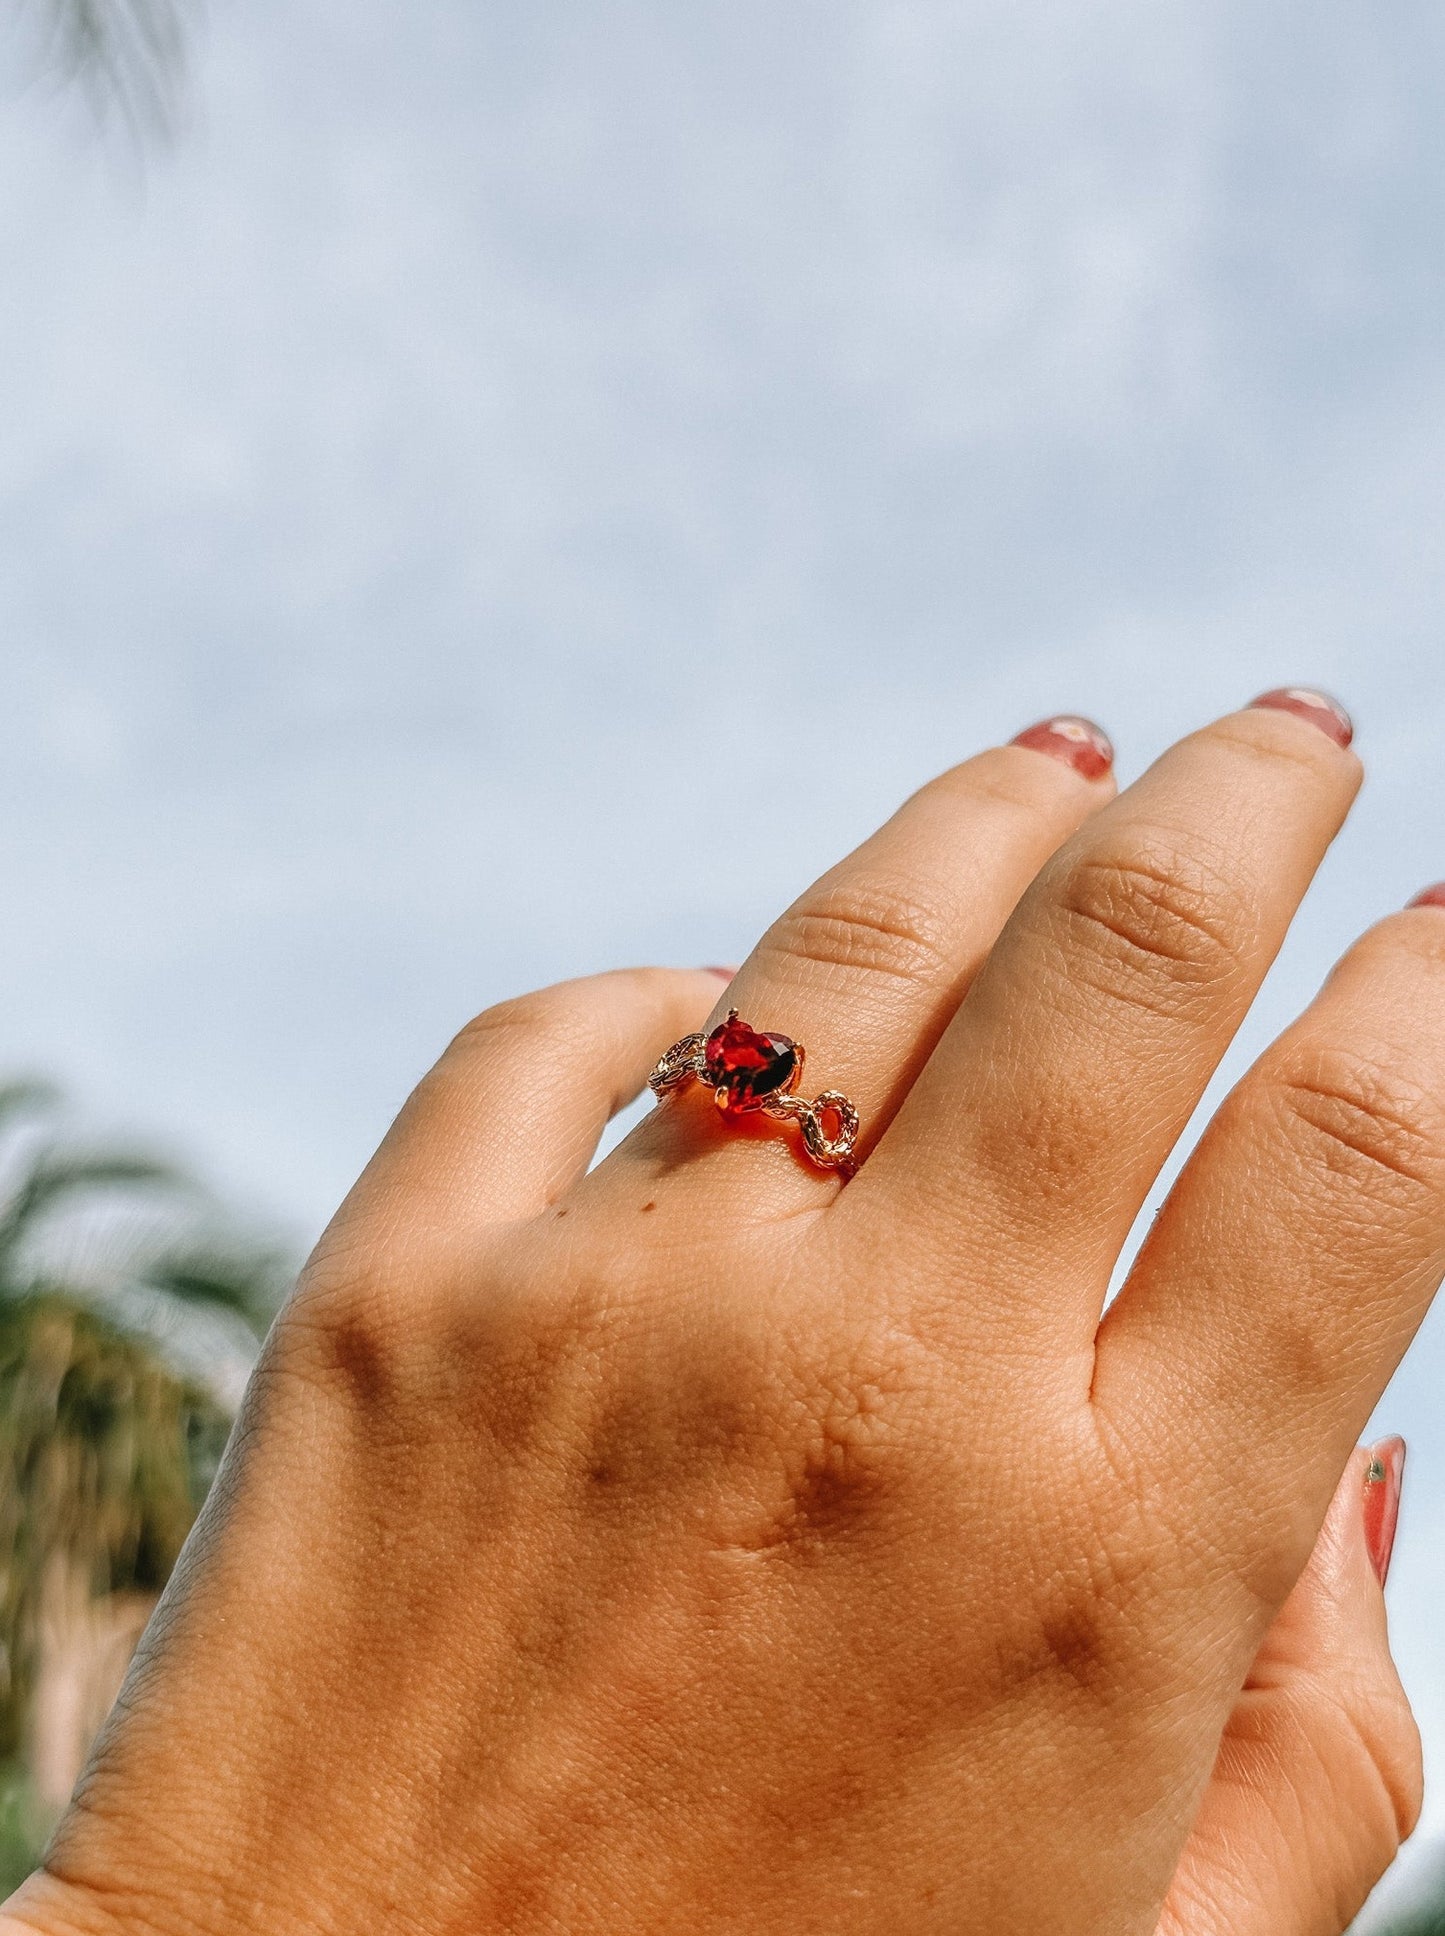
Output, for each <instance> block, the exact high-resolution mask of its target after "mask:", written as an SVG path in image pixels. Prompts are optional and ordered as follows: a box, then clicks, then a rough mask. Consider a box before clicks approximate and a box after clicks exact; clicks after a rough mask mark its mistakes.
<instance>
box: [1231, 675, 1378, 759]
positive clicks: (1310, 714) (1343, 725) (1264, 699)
mask: <svg viewBox="0 0 1445 1936" xmlns="http://www.w3.org/2000/svg"><path fill="white" fill-rule="evenodd" d="M1249 703H1250V706H1251V707H1255V706H1263V707H1265V708H1266V710H1267V711H1269V712H1276V713H1293V714H1294V716H1295V718H1296V719H1307V720H1308V721H1309V723H1310V724H1311V726H1318V727H1319V729H1320V731H1321V732H1322V733H1328V735H1329V737H1330V738H1331V739H1332V740H1333V741H1334V742H1335V745H1336V746H1348V745H1349V743H1350V741H1351V740H1352V739H1353V738H1354V737H1355V726H1354V721H1353V720H1352V719H1351V718H1350V715H1349V714H1348V713H1347V712H1346V711H1345V709H1344V707H1343V706H1342V705H1341V704H1340V703H1339V701H1338V700H1337V699H1331V698H1330V696H1329V694H1328V693H1327V692H1316V691H1315V690H1314V689H1313V687H1311V686H1277V687H1276V688H1275V690H1274V691H1273V692H1262V693H1261V694H1260V695H1259V697H1258V699H1251V700H1250V702H1249Z"/></svg>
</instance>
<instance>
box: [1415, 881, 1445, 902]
mask: <svg viewBox="0 0 1445 1936" xmlns="http://www.w3.org/2000/svg"><path fill="white" fill-rule="evenodd" d="M1406 905H1407V906H1408V907H1445V881H1436V883H1435V885H1434V886H1433V887H1426V888H1422V889H1421V890H1420V892H1419V893H1418V894H1417V895H1416V896H1415V898H1414V900H1413V901H1409V902H1407V903H1406Z"/></svg>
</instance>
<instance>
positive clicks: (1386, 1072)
mask: <svg viewBox="0 0 1445 1936" xmlns="http://www.w3.org/2000/svg"><path fill="white" fill-rule="evenodd" d="M1269 1097H1270V1101H1271V1104H1272V1106H1273V1108H1274V1110H1275V1111H1276V1113H1277V1115H1278V1117H1279V1119H1280V1121H1281V1124H1282V1126H1283V1130H1284V1134H1285V1136H1286V1138H1287V1140H1288V1142H1289V1144H1290V1147H1291V1148H1292V1150H1293V1151H1294V1153H1295V1155H1296V1157H1297V1158H1298V1159H1299V1160H1301V1161H1302V1162H1303V1163H1304V1164H1305V1166H1306V1167H1307V1169H1309V1170H1312V1171H1314V1172H1315V1173H1317V1174H1318V1175H1319V1176H1320V1177H1321V1179H1322V1180H1323V1181H1325V1182H1326V1183H1327V1184H1329V1185H1330V1186H1332V1187H1333V1186H1334V1185H1336V1184H1337V1183H1339V1182H1340V1181H1347V1182H1349V1183H1351V1184H1353V1185H1354V1186H1355V1187H1356V1188H1357V1189H1360V1190H1363V1191H1365V1192H1367V1193H1368V1194H1369V1195H1370V1196H1371V1197H1372V1198H1373V1199H1375V1200H1376V1201H1377V1202H1379V1203H1380V1204H1381V1205H1382V1206H1389V1205H1391V1204H1393V1205H1396V1206H1397V1207H1398V1208H1400V1209H1401V1210H1402V1211H1406V1212H1415V1211H1418V1210H1420V1209H1422V1208H1424V1207H1426V1206H1427V1205H1434V1204H1436V1203H1437V1202H1438V1201H1439V1199H1440V1197H1441V1195H1442V1193H1445V1108H1442V1106H1441V1104H1440V1102H1439V1101H1438V1100H1437V1098H1436V1097H1435V1096H1433V1095H1432V1094H1431V1092H1430V1090H1429V1088H1428V1087H1427V1086H1426V1085H1425V1084H1423V1083H1421V1082H1420V1081H1418V1080H1417V1079H1415V1078H1414V1077H1413V1076H1412V1075H1410V1073H1409V1072H1408V1071H1406V1070H1404V1069H1401V1068H1400V1067H1399V1066H1398V1065H1397V1062H1396V1060H1395V1057H1394V1052H1388V1053H1386V1054H1382V1055H1379V1056H1371V1055H1369V1054H1366V1053H1364V1052H1362V1051H1360V1050H1358V1049H1346V1048H1336V1047H1329V1046H1316V1047H1312V1048H1309V1049H1307V1050H1306V1049H1300V1050H1296V1051H1295V1052H1294V1054H1293V1056H1292V1057H1291V1058H1290V1059H1289V1060H1288V1061H1286V1062H1284V1063H1283V1064H1282V1065H1280V1066H1278V1067H1277V1068H1276V1069H1275V1070H1274V1071H1273V1072H1272V1077H1271V1081H1270V1087H1269Z"/></svg>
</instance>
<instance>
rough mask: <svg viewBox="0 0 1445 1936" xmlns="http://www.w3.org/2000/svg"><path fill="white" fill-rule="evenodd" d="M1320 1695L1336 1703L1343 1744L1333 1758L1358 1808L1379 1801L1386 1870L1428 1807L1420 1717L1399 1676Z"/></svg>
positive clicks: (1333, 1729) (1336, 1733) (1335, 1732)
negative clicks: (1367, 1801)
mask: <svg viewBox="0 0 1445 1936" xmlns="http://www.w3.org/2000/svg"><path fill="white" fill-rule="evenodd" d="M1320 1695H1321V1698H1322V1699H1323V1700H1325V1701H1326V1702H1328V1703H1330V1704H1331V1707H1330V1712H1331V1714H1332V1725H1330V1726H1329V1731H1330V1733H1331V1735H1332V1736H1333V1738H1334V1740H1335V1742H1336V1743H1337V1744H1338V1745H1337V1752H1336V1754H1335V1756H1333V1757H1332V1759H1333V1760H1334V1762H1335V1765H1336V1767H1337V1768H1338V1771H1339V1776H1340V1778H1341V1779H1342V1780H1343V1781H1344V1782H1345V1783H1346V1785H1347V1786H1348V1788H1349V1790H1350V1793H1351V1797H1352V1799H1353V1800H1354V1801H1355V1803H1356V1805H1357V1806H1359V1805H1360V1803H1361V1802H1362V1801H1363V1799H1364V1798H1365V1797H1373V1800H1374V1803H1375V1806H1374V1808H1373V1809H1372V1810H1370V1811H1369V1813H1370V1815H1371V1816H1372V1817H1373V1819H1374V1822H1375V1824H1376V1826H1377V1829H1378V1834H1379V1840H1380V1843H1381V1855H1382V1857H1383V1861H1382V1862H1381V1867H1383V1866H1384V1864H1385V1863H1388V1862H1389V1861H1391V1860H1393V1858H1394V1855H1395V1852H1396V1849H1397V1848H1398V1847H1399V1845H1400V1843H1401V1842H1404V1841H1406V1840H1407V1839H1408V1838H1409V1837H1410V1836H1411V1835H1412V1834H1413V1833H1414V1831H1415V1827H1416V1825H1417V1824H1418V1822H1419V1819H1420V1811H1421V1809H1422V1807H1423V1806H1424V1799H1425V1776H1424V1767H1423V1761H1422V1755H1421V1745H1420V1730H1419V1728H1418V1726H1417V1725H1416V1722H1415V1716H1414V1714H1413V1713H1412V1712H1411V1708H1410V1703H1409V1700H1408V1699H1407V1697H1406V1694H1405V1691H1404V1689H1403V1688H1402V1687H1401V1685H1400V1683H1399V1680H1398V1679H1397V1678H1396V1676H1395V1675H1394V1673H1393V1672H1391V1673H1390V1674H1389V1676H1388V1680H1387V1681H1385V1682H1383V1683H1372V1684H1371V1685H1369V1686H1361V1685H1355V1686H1353V1687H1352V1686H1350V1685H1349V1684H1348V1683H1346V1684H1345V1685H1343V1686H1341V1685H1339V1684H1337V1683H1336V1684H1332V1685H1328V1686H1324V1687H1322V1688H1321V1689H1320ZM1305 1725H1306V1726H1308V1723H1306V1724H1305ZM1327 1725H1328V1724H1327ZM1351 1776H1353V1779H1351Z"/></svg>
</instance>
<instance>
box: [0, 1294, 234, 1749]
mask: <svg viewBox="0 0 1445 1936" xmlns="http://www.w3.org/2000/svg"><path fill="white" fill-rule="evenodd" d="M229 1423H230V1421H229V1419H228V1418H227V1416H226V1414H225V1412H224V1411H223V1410H222V1408H221V1407H220V1405H219V1404H218V1403H217V1401H216V1400H215V1398H214V1397H212V1396H211V1395H210V1394H209V1393H207V1392H206V1391H204V1390H203V1389H201V1388H200V1387H199V1386H197V1385H195V1384H192V1383H190V1382H188V1381H186V1380H184V1379H181V1378H179V1377H178V1376H177V1375H176V1374H175V1373H173V1372H172V1371H171V1370H170V1369H169V1368H168V1367H167V1366H166V1365H164V1364H163V1363H162V1362H161V1361H160V1360H159V1359H158V1358H157V1356H156V1354H155V1353H154V1351H152V1350H151V1349H150V1348H149V1347H148V1346H147V1345H146V1344H145V1343H144V1342H143V1341H142V1340H139V1339H136V1338H132V1337H128V1336H126V1335H125V1334H124V1333H123V1332H121V1331H119V1330H117V1328H116V1327H115V1326H114V1325H112V1324H111V1323H110V1322H109V1321H108V1320H107V1319H106V1318H105V1317H103V1316H101V1315H99V1314H98V1313H96V1312H94V1311H90V1310H87V1309H86V1308H85V1306H84V1305H82V1304H78V1303H77V1302H76V1301H75V1300H74V1299H73V1298H72V1297H69V1296H67V1295H66V1294H65V1293H64V1292H60V1291H50V1292H34V1293H31V1294H30V1295H28V1296H26V1297H24V1298H22V1299H18V1300H13V1301H11V1302H8V1303H0V1648H3V1660H4V1669H5V1672H4V1679H3V1682H0V1756H13V1755H16V1754H18V1753H20V1752H21V1750H22V1749H23V1746H24V1740H25V1722H26V1715H27V1708H28V1698H29V1693H30V1689H31V1686H32V1684H33V1675H34V1670H35V1663H36V1650H37V1645H38V1636H39V1629H40V1624H41V1620H42V1618H43V1614H44V1609H45V1604H46V1594H47V1591H48V1590H53V1588H54V1582H55V1581H56V1578H57V1569H58V1575H59V1578H61V1579H62V1580H66V1581H68V1580H72V1579H74V1580H79V1581H80V1582H81V1583H82V1585H83V1586H84V1587H85V1588H86V1590H88V1592H89V1595H90V1596H91V1597H92V1598H95V1599H99V1598H102V1597H103V1596H104V1595H106V1594H109V1593H118V1592H127V1591H136V1592H154V1593H158V1592H159V1591H160V1589H161V1588H162V1587H163V1586H164V1585H165V1582H166V1580H167V1579H168V1578H169V1576H170V1571H171V1568H172V1567H173V1566H174V1565H175V1562H176V1557H177V1555H178V1554H179V1552H180V1550H181V1546H182V1543H183V1542H184V1540H185V1537H186V1534H187V1533H188V1532H189V1531H190V1528H191V1524H192V1521H193V1520H194V1519H195V1516H196V1513H197V1511H198V1510H199V1508H200V1504H201V1501H202V1499H203V1498H204V1496H205V1491H206V1488H207V1486H208V1485H209V1483H210V1479H211V1477H212V1475H213V1473H214V1471H215V1467H216V1463H217V1461H218V1459H219V1456H220V1451H221V1448H222V1446H223V1445H224V1443H225V1437H226V1433H227V1430H228V1429H229Z"/></svg>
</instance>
